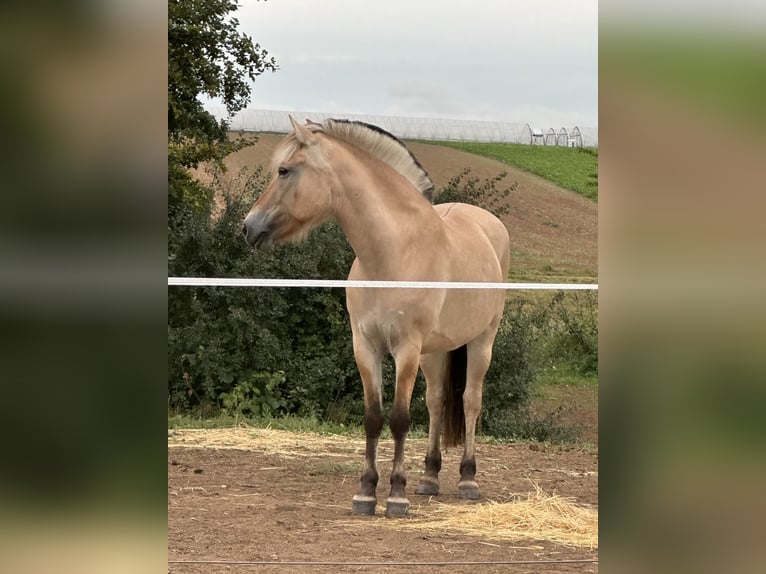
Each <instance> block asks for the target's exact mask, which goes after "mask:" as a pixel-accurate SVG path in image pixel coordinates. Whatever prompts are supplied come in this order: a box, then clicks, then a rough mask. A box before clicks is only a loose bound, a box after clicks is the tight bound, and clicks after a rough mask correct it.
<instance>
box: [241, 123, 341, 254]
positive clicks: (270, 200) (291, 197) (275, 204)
mask: <svg viewBox="0 0 766 574" xmlns="http://www.w3.org/2000/svg"><path fill="white" fill-rule="evenodd" d="M290 123H291V124H292V126H293V130H294V131H293V133H291V134H290V135H288V136H287V137H286V138H285V139H284V140H283V141H282V143H280V144H279V146H278V147H277V150H276V151H275V153H274V157H273V158H272V172H273V175H272V180H271V182H270V183H269V185H268V187H267V188H266V191H264V192H263V194H262V195H261V196H260V197H259V198H258V200H257V201H256V202H255V204H254V205H253V207H252V208H251V209H250V213H248V214H247V217H246V218H245V225H244V227H243V228H242V233H244V235H245V240H246V241H247V243H248V244H250V245H251V246H253V247H255V248H257V249H267V248H269V247H271V246H272V245H273V244H278V243H284V242H286V241H299V240H301V239H303V238H304V237H305V236H306V234H307V233H308V232H309V231H310V230H311V229H313V228H314V227H316V226H317V225H319V224H320V223H322V222H324V221H325V220H327V219H328V218H329V217H330V215H331V205H332V202H331V197H330V189H331V177H332V176H331V172H330V169H329V166H328V164H327V162H326V160H325V159H324V155H323V153H322V150H321V149H320V148H321V141H320V138H319V137H317V134H316V133H314V131H315V130H316V128H314V126H317V125H318V124H309V126H308V127H307V126H302V125H300V124H299V123H298V122H296V121H295V119H294V118H293V117H292V116H290ZM312 128H313V129H312Z"/></svg>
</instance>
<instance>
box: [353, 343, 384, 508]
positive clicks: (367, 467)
mask: <svg viewBox="0 0 766 574" xmlns="http://www.w3.org/2000/svg"><path fill="white" fill-rule="evenodd" d="M354 357H355V358H356V364H357V367H358V368H359V374H360V375H361V377H362V384H363V386H364V430H365V434H366V437H367V445H366V448H365V453H364V470H363V471H362V477H361V485H360V488H359V493H358V494H356V495H354V499H353V502H352V510H353V513H354V514H368V515H372V514H375V506H376V504H377V497H376V495H375V490H376V488H377V486H378V469H377V466H376V459H377V452H378V439H379V438H380V432H381V431H382V430H383V396H382V393H381V389H382V384H383V373H382V370H381V357H380V356H379V355H378V354H377V353H375V352H374V351H372V350H371V349H370V348H369V347H368V346H366V345H365V344H364V343H361V342H359V341H358V339H357V337H354Z"/></svg>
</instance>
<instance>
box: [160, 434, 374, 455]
mask: <svg viewBox="0 0 766 574" xmlns="http://www.w3.org/2000/svg"><path fill="white" fill-rule="evenodd" d="M364 444H365V442H364V439H350V438H348V437H346V436H337V435H319V434H316V433H308V432H307V433H298V432H291V431H283V430H276V429H270V428H253V427H246V426H241V427H236V428H216V429H172V430H169V431H168V446H169V447H187V448H214V449H237V450H253V451H259V452H265V453H268V454H278V455H281V456H285V457H288V458H298V457H306V456H316V455H317V454H325V455H333V454H357V453H359V452H361V453H364Z"/></svg>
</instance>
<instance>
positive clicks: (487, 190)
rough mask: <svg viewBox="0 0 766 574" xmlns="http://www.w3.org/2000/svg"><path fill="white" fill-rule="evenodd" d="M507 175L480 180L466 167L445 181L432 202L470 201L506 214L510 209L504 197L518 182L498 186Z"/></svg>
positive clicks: (496, 212) (502, 174) (516, 187)
mask: <svg viewBox="0 0 766 574" xmlns="http://www.w3.org/2000/svg"><path fill="white" fill-rule="evenodd" d="M507 175H508V174H507V173H505V172H503V173H500V174H498V175H496V176H495V177H493V178H492V179H485V180H484V181H481V180H480V179H479V178H478V177H474V176H472V175H471V168H470V167H467V168H465V169H464V170H463V171H461V172H460V173H459V174H458V175H456V176H455V177H453V178H452V179H450V180H449V182H447V185H446V186H445V187H444V188H442V189H441V190H440V191H439V193H438V194H437V195H436V198H435V200H434V203H451V202H455V203H470V204H471V205H478V206H479V207H483V208H484V209H486V210H487V211H490V212H492V213H494V214H495V215H497V216H501V215H506V214H507V213H508V211H509V210H510V208H509V207H508V202H507V201H506V199H507V198H508V196H509V195H510V194H511V192H512V191H515V190H516V189H518V187H519V184H518V182H513V183H512V184H510V185H509V186H508V187H504V188H498V185H499V184H500V183H502V182H503V180H504V179H505V177H506V176H507Z"/></svg>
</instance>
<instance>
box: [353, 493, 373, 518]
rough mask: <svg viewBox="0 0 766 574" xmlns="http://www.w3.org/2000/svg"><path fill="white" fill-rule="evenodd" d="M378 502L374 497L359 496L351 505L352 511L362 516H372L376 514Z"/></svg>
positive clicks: (355, 497)
mask: <svg viewBox="0 0 766 574" xmlns="http://www.w3.org/2000/svg"><path fill="white" fill-rule="evenodd" d="M377 503H378V501H377V500H376V499H375V497H373V496H361V495H359V494H357V495H356V496H354V500H353V501H352V503H351V510H352V512H353V513H354V514H357V515H362V516H372V515H374V514H375V505H376V504H377Z"/></svg>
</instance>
